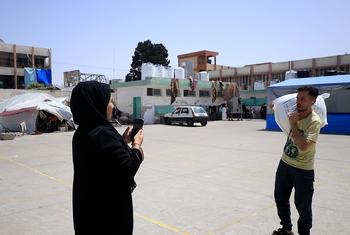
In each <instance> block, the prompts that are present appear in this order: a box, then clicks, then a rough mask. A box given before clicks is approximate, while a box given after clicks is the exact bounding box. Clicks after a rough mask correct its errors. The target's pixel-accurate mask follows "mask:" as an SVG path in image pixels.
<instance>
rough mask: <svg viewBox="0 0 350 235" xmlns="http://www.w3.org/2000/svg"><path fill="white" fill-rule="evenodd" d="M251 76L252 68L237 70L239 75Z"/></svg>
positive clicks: (246, 67)
mask: <svg viewBox="0 0 350 235" xmlns="http://www.w3.org/2000/svg"><path fill="white" fill-rule="evenodd" d="M249 74H250V66H245V67H241V68H237V75H249Z"/></svg>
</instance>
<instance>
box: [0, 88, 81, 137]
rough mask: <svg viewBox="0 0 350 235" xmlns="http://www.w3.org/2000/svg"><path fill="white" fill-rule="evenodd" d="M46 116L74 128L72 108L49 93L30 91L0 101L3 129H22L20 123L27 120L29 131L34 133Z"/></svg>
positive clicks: (0, 116)
mask: <svg viewBox="0 0 350 235" xmlns="http://www.w3.org/2000/svg"><path fill="white" fill-rule="evenodd" d="M46 117H47V119H48V118H49V117H51V118H52V117H53V118H54V119H55V120H56V122H65V123H67V124H68V125H69V126H71V127H72V128H74V123H73V118H72V113H71V111H70V108H69V107H68V106H66V105H64V104H63V103H62V102H61V100H60V99H57V98H55V97H53V96H51V95H49V94H46V93H28V94H22V95H17V96H14V97H12V98H10V99H7V100H4V101H3V102H0V129H3V130H2V131H21V127H20V124H21V123H22V122H25V126H26V129H27V132H28V133H33V132H35V131H37V129H38V125H40V123H39V122H38V121H39V120H44V119H45V118H46ZM0 131H1V130H0Z"/></svg>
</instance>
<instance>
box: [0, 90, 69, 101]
mask: <svg viewBox="0 0 350 235" xmlns="http://www.w3.org/2000/svg"><path fill="white" fill-rule="evenodd" d="M26 93H47V94H50V95H52V96H54V97H69V98H70V96H71V93H72V92H71V91H61V90H54V91H49V90H45V91H42V90H21V89H0V102H1V101H4V100H5V99H9V98H11V97H13V96H16V95H21V94H26Z"/></svg>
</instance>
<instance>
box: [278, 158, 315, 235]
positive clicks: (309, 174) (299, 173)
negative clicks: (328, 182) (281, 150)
mask: <svg viewBox="0 0 350 235" xmlns="http://www.w3.org/2000/svg"><path fill="white" fill-rule="evenodd" d="M314 177H315V175H314V170H301V169H298V168H295V167H292V166H289V165H287V164H286V163H284V162H283V161H280V163H279V166H278V168H277V172H276V181H275V193H274V194H275V201H276V206H277V213H278V216H279V218H280V219H281V225H282V226H283V228H284V229H286V230H291V229H292V222H291V218H290V205H289V198H290V194H291V192H292V189H293V187H294V190H295V192H294V201H295V206H296V208H297V210H298V213H299V219H298V232H299V234H301V235H309V234H310V229H311V227H312V209H311V203H312V195H313V193H314Z"/></svg>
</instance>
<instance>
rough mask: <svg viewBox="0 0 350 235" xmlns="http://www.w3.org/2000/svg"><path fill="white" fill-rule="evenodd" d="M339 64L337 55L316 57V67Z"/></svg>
mask: <svg viewBox="0 0 350 235" xmlns="http://www.w3.org/2000/svg"><path fill="white" fill-rule="evenodd" d="M334 65H337V57H336V56H328V57H323V58H319V59H316V67H317V66H319V67H331V66H334Z"/></svg>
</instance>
